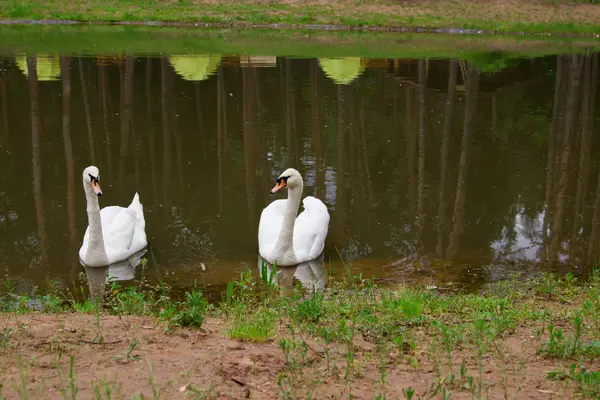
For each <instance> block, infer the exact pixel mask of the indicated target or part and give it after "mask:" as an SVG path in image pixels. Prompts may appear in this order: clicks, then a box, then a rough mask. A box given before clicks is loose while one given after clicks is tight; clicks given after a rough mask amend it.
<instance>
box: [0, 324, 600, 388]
mask: <svg viewBox="0 0 600 400" xmlns="http://www.w3.org/2000/svg"><path fill="white" fill-rule="evenodd" d="M97 321H98V320H97V318H96V317H95V316H93V315H77V314H57V315H44V314H27V315H15V314H11V315H6V314H5V315H2V316H0V328H1V329H2V332H7V330H9V329H10V330H11V331H10V334H9V335H8V339H7V340H2V342H1V344H2V346H1V347H0V381H1V382H2V385H3V388H2V394H3V395H4V396H6V397H7V398H8V399H15V398H20V397H19V395H18V391H19V390H22V388H23V387H27V389H28V390H29V394H30V398H43V399H54V398H65V396H63V393H64V390H66V394H67V397H68V398H71V397H70V395H69V393H70V392H69V389H68V387H69V356H71V355H72V356H74V360H75V368H74V383H75V386H76V388H77V398H78V399H88V398H95V397H93V393H94V386H95V387H96V389H98V388H101V390H102V391H104V389H105V388H106V386H109V387H112V389H113V392H112V393H113V396H112V397H111V398H128V399H129V398H131V397H132V396H136V395H140V394H142V393H143V394H144V396H145V398H152V396H153V395H152V392H153V387H154V389H155V390H156V391H157V393H158V394H159V395H160V398H166V399H178V398H182V399H183V398H218V399H246V398H250V399H276V398H280V396H281V395H282V394H283V393H282V388H281V387H280V386H279V385H278V375H279V374H280V373H285V372H286V371H288V372H289V371H290V369H289V365H287V366H286V361H285V358H284V354H283V352H282V350H281V349H280V346H279V343H278V342H277V341H276V340H272V341H269V342H266V343H247V342H240V341H236V340H231V339H228V338H227V337H226V336H225V335H224V334H223V331H224V328H225V326H224V325H223V324H222V323H221V322H219V321H217V320H214V319H211V320H208V321H207V322H206V323H205V326H204V328H202V329H201V330H189V329H181V328H178V329H175V330H173V331H170V332H165V330H164V327H163V326H162V325H159V324H157V323H156V321H155V320H153V319H152V318H144V317H117V316H104V317H102V318H101V321H100V328H98V323H97ZM282 332H285V327H282ZM98 333H101V334H102V336H103V339H104V344H97V343H96V341H95V340H94V338H95V337H96V336H97V335H98ZM2 337H3V338H6V335H5V336H2ZM305 339H307V343H308V344H309V347H310V349H309V351H308V352H307V354H306V356H305V358H304V359H303V362H302V363H301V364H300V365H301V367H299V369H298V373H297V376H296V378H295V386H294V391H293V392H291V394H290V393H288V396H289V397H291V398H315V399H334V398H340V397H342V398H347V397H348V396H347V395H348V391H349V390H351V392H352V396H353V398H356V399H372V398H374V397H375V396H376V394H378V393H386V394H387V398H404V396H403V394H402V389H403V388H408V387H409V386H411V387H413V388H414V389H415V390H416V393H417V394H422V393H424V392H425V391H427V390H428V389H430V388H431V387H432V385H433V386H435V382H436V381H437V379H438V378H437V375H436V372H435V367H434V365H435V364H434V363H432V361H431V360H430V359H429V358H430V356H429V355H428V354H431V353H430V352H428V351H427V349H426V348H422V349H419V348H417V349H416V351H414V353H413V354H412V357H414V360H416V361H413V362H412V363H409V362H407V360H408V359H409V358H408V357H407V356H406V355H403V354H400V353H398V352H391V353H389V357H388V360H387V362H385V363H384V365H385V372H386V378H385V381H386V382H385V386H382V385H381V371H380V368H379V366H380V365H382V364H381V363H380V362H379V361H378V360H375V359H373V357H369V355H370V354H373V353H372V351H371V350H373V348H374V346H375V345H374V344H372V343H369V342H367V341H365V340H364V339H363V338H357V340H356V341H355V344H354V346H355V348H354V354H355V356H354V359H355V360H354V364H355V367H354V372H353V374H352V379H351V381H350V382H351V384H348V382H347V381H346V380H345V378H344V375H345V365H346V360H345V359H344V351H345V349H343V348H341V347H340V348H336V347H333V348H331V350H330V352H329V370H328V369H327V362H326V357H325V355H324V352H323V347H322V343H317V342H314V341H312V340H311V339H308V338H305ZM134 340H135V341H136V343H137V345H136V347H135V348H134V349H133V351H132V352H131V354H130V357H129V359H128V358H126V357H125V354H126V353H127V351H128V350H129V348H130V344H131V343H132V342H133V341H134ZM535 348H536V346H535V339H534V337H533V336H532V333H531V332H528V331H519V332H517V333H515V334H514V335H512V336H510V337H509V338H507V340H506V341H505V342H503V343H499V344H498V351H497V352H494V353H495V354H486V355H484V357H483V365H482V366H483V370H482V372H483V375H482V376H483V381H484V384H485V386H486V387H487V396H486V397H487V398H490V399H501V398H515V397H514V396H515V394H517V393H518V394H517V396H516V398H519V399H564V398H574V393H573V392H572V390H573V387H571V386H569V385H570V383H569V382H566V381H565V382H554V381H550V380H548V379H547V378H546V374H547V373H548V372H549V371H552V370H554V369H556V368H557V365H560V364H557V362H556V361H555V360H548V359H544V358H541V357H539V356H537V355H536V354H535ZM440 354H442V353H440ZM19 356H20V357H21V359H22V363H21V366H19V361H18V359H19ZM444 357H445V356H443V355H442V359H441V360H440V361H441V369H442V371H444V370H446V369H447V367H446V364H445V361H444V360H445V358H444ZM453 359H454V360H455V362H454V370H455V373H456V374H457V375H458V371H459V368H460V367H459V365H460V361H461V360H463V359H465V361H466V366H467V369H468V371H469V374H471V375H472V376H476V375H477V376H478V375H479V372H478V370H479V369H478V367H477V358H476V357H475V356H474V353H473V352H472V351H470V350H469V349H459V350H458V351H457V352H455V353H454V354H453ZM409 364H411V365H409ZM566 365H567V364H565V366H566ZM302 366H303V367H302ZM599 367H600V365H599V364H598V363H596V364H595V365H588V368H596V369H598V368H599ZM23 381H25V382H27V384H23V383H22V382H23ZM152 382H154V384H153V383H152ZM349 387H351V389H349ZM202 396H205V397H202ZM506 396H508V397H506ZM103 398H104V397H103ZM154 398H156V397H154ZM415 398H416V397H415ZM434 398H441V397H438V396H435V397H434ZM452 398H453V399H467V398H469V399H470V398H471V393H470V392H469V391H468V390H467V389H462V390H461V389H460V387H457V388H456V389H454V390H453V391H452Z"/></svg>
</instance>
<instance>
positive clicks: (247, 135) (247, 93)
mask: <svg viewBox="0 0 600 400" xmlns="http://www.w3.org/2000/svg"><path fill="white" fill-rule="evenodd" d="M248 75H249V73H248V68H242V103H243V104H242V124H243V135H244V164H245V171H244V172H245V178H246V204H247V205H248V221H249V222H252V221H253V220H254V218H253V212H252V211H253V210H254V207H253V205H254V204H253V201H252V198H253V196H252V190H253V188H254V184H253V179H252V174H254V173H256V171H255V167H254V157H253V148H252V135H253V133H254V129H253V122H252V121H251V119H252V118H253V114H252V113H253V110H252V102H253V99H255V96H254V93H253V92H254V91H253V89H252V85H251V82H250V81H251V80H252V79H249V78H248Z"/></svg>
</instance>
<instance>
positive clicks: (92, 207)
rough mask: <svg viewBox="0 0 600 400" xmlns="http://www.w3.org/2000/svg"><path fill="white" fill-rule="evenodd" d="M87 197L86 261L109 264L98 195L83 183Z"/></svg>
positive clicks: (95, 263) (93, 263) (92, 263)
mask: <svg viewBox="0 0 600 400" xmlns="http://www.w3.org/2000/svg"><path fill="white" fill-rule="evenodd" d="M83 188H84V189H85V197H86V200H87V215H88V229H89V241H88V248H87V254H86V261H87V262H88V263H89V264H91V265H94V266H96V265H108V256H107V255H106V249H105V248H104V236H103V235H102V220H101V218H100V205H99V204H98V196H97V195H96V194H95V193H94V191H93V190H92V187H91V186H90V185H89V184H87V183H85V182H84V183H83Z"/></svg>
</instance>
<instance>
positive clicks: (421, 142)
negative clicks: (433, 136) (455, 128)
mask: <svg viewBox="0 0 600 400" xmlns="http://www.w3.org/2000/svg"><path fill="white" fill-rule="evenodd" d="M418 65H419V183H418V189H417V224H418V226H419V232H422V229H423V222H424V221H423V186H424V185H425V86H426V85H427V77H426V75H425V60H419V63H418ZM418 236H420V234H419V235H418Z"/></svg>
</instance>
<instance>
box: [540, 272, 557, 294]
mask: <svg viewBox="0 0 600 400" xmlns="http://www.w3.org/2000/svg"><path fill="white" fill-rule="evenodd" d="M559 284H560V279H558V278H557V277H556V275H554V274H553V273H551V272H546V271H544V272H542V278H541V281H540V283H539V285H538V287H537V292H538V293H542V294H545V295H547V296H554V295H556V291H557V289H558V286H559Z"/></svg>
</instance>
